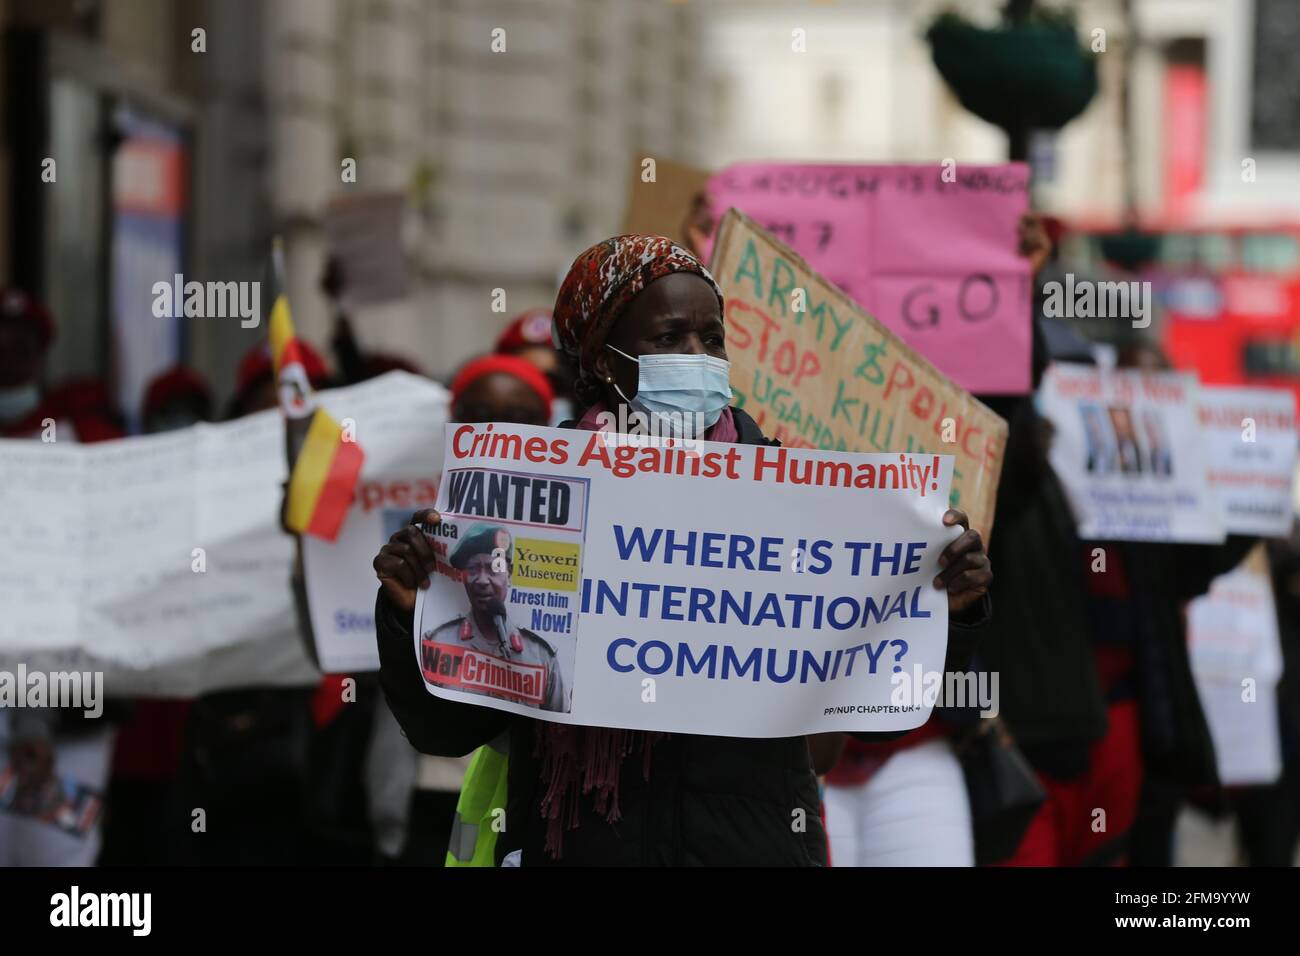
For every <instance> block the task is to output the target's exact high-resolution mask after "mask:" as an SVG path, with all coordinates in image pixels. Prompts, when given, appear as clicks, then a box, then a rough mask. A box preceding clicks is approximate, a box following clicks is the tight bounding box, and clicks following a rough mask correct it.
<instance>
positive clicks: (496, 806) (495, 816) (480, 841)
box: [447, 734, 510, 866]
mask: <svg viewBox="0 0 1300 956" xmlns="http://www.w3.org/2000/svg"><path fill="white" fill-rule="evenodd" d="M508 744H509V737H507V736H506V735H505V734H502V735H501V737H499V738H498V739H497V740H494V741H492V743H490V744H484V745H483V746H482V747H479V748H478V750H476V751H474V756H473V757H472V758H470V762H469V767H468V769H466V771H465V782H464V783H462V784H461V787H460V799H458V800H457V801H456V819H455V821H454V822H453V823H452V827H451V842H450V843H448V845H447V866H496V847H497V834H498V833H499V832H500V831H501V829H502V828H503V827H504V826H505V813H506V774H507V771H508V769H509V767H510V754H509V747H508ZM497 811H500V812H497ZM498 821H499V822H498ZM494 824H495V826H494Z"/></svg>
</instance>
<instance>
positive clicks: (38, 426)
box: [0, 288, 122, 866]
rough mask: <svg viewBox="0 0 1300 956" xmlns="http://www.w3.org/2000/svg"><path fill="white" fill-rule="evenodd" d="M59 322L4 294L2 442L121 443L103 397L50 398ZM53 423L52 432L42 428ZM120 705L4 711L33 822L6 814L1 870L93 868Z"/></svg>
mask: <svg viewBox="0 0 1300 956" xmlns="http://www.w3.org/2000/svg"><path fill="white" fill-rule="evenodd" d="M54 334H55V325H54V318H53V316H51V315H50V313H49V311H48V310H47V309H46V308H45V306H44V305H42V304H41V303H40V302H39V301H37V300H36V299H35V298H33V297H32V296H29V295H27V294H26V293H25V292H22V291H21V290H19V289H14V288H7V289H4V290H2V291H0V437H3V438H22V439H38V438H41V437H43V436H46V435H49V436H51V437H52V438H53V439H54V440H55V441H57V442H77V441H82V442H88V441H100V440H105V439H111V438H118V437H121V435H122V430H121V427H120V425H119V424H118V423H116V422H114V421H113V420H112V418H111V417H110V416H109V415H108V414H106V412H105V409H106V408H107V407H108V406H109V402H108V400H107V391H106V390H102V391H98V392H97V391H96V390H95V389H94V387H93V385H94V383H93V382H92V383H90V386H89V387H87V385H86V384H85V383H82V384H79V385H76V386H74V387H68V388H64V389H62V390H61V391H60V392H57V393H54V394H44V393H42V391H41V387H40V378H41V371H42V365H43V363H44V361H45V356H46V353H47V352H48V351H49V347H50V344H51V343H52V342H53V341H54ZM48 421H53V422H54V423H55V426H56V427H55V429H54V430H53V432H50V431H49V430H48V429H47V427H46V423H47V422H48ZM120 707H121V705H120V704H115V705H114V706H113V708H112V709H109V708H105V711H104V713H103V714H102V715H101V716H100V717H98V718H89V717H86V716H85V713H84V711H83V710H80V709H76V708H22V709H17V710H9V709H4V708H0V773H8V772H12V773H13V774H14V775H15V788H16V797H15V801H16V803H17V804H18V805H26V806H27V807H29V808H30V809H31V810H32V813H31V814H30V815H19V814H16V813H3V814H0V866H90V865H91V864H93V863H94V861H95V857H96V855H97V854H98V852H99V848H100V842H101V827H102V824H101V818H102V816H103V814H102V813H100V812H98V811H93V810H92V808H93V807H94V806H96V805H99V806H102V800H103V797H104V793H105V788H106V785H107V782H108V764H109V755H110V752H111V750H112V745H113V736H114V734H113V727H112V723H113V722H114V721H115V720H116V719H118V718H120V716H121V710H120ZM69 794H77V795H78V796H77V799H78V801H79V803H78V804H77V812H76V813H75V814H74V816H76V817H77V818H78V819H79V820H80V821H82V822H85V824H86V825H85V826H84V827H83V828H78V829H69V828H65V827H62V826H56V825H54V824H53V823H52V822H49V821H48V820H46V819H42V817H53V816H55V815H56V811H57V809H58V807H59V805H60V803H61V802H62V801H64V800H65V799H68V795H69Z"/></svg>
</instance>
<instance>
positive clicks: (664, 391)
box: [606, 343, 731, 438]
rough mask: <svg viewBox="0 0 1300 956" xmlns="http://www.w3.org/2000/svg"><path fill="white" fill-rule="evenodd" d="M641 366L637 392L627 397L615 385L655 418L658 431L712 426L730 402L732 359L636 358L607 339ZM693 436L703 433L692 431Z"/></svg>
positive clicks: (673, 432) (631, 404) (633, 405)
mask: <svg viewBox="0 0 1300 956" xmlns="http://www.w3.org/2000/svg"><path fill="white" fill-rule="evenodd" d="M606 348H608V349H610V350H612V351H614V352H617V353H618V354H619V355H621V356H623V357H624V358H625V359H628V360H629V361H632V362H636V363H637V365H638V366H639V374H638V377H637V386H636V396H635V397H634V398H628V397H627V396H626V395H624V394H623V390H622V389H621V388H619V387H618V385H617V384H615V386H614V390H615V391H616V392H618V397H619V398H621V399H623V401H624V402H626V403H627V404H628V406H629V407H631V408H633V409H635V410H636V411H639V412H641V413H643V414H645V415H647V416H649V417H650V418H651V419H654V421H655V422H656V425H657V430H658V432H659V434H665V433H666V434H670V435H678V436H680V435H681V434H682V433H683V431H684V430H685V429H693V428H694V427H695V425H696V419H695V417H694V416H696V415H698V416H700V418H699V420H698V421H699V423H700V424H701V425H702V426H703V427H704V428H712V427H713V426H714V425H716V424H717V422H718V419H719V418H720V417H721V416H722V410H723V409H724V408H726V407H727V406H728V405H730V404H731V384H730V382H731V363H730V362H728V361H727V360H726V359H720V358H714V357H713V356H712V355H643V356H641V357H640V358H639V359H638V358H633V357H632V356H631V355H628V354H627V353H626V352H622V351H619V350H618V349H616V348H614V346H612V345H609V344H608V343H606ZM691 437H693V438H701V437H703V436H702V435H701V434H697V433H695V432H693V431H692V432H691Z"/></svg>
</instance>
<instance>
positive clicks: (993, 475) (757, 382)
mask: <svg viewBox="0 0 1300 956" xmlns="http://www.w3.org/2000/svg"><path fill="white" fill-rule="evenodd" d="M710 271H712V273H713V276H714V278H715V279H717V281H718V284H719V286H720V287H721V288H722V293H723V297H724V299H725V300H726V313H727V314H726V327H727V355H728V356H729V357H730V359H731V388H732V392H733V393H734V401H735V404H736V405H738V406H739V407H741V408H743V409H744V410H745V411H746V412H748V413H749V414H750V415H752V416H753V418H754V420H755V421H756V422H757V423H758V424H759V426H760V427H761V428H762V429H763V431H764V433H765V434H767V435H768V436H770V437H772V438H777V439H779V440H780V441H781V442H782V443H783V444H785V445H788V446H792V447H805V448H825V449H835V450H839V451H863V452H908V453H924V452H932V453H937V454H943V455H952V456H954V458H955V463H954V468H953V480H952V493H951V499H950V503H951V505H952V507H954V508H959V509H961V510H962V511H965V512H966V514H967V515H968V516H969V518H970V524H971V527H972V528H976V529H978V530H979V532H980V533H981V534H982V535H983V536H984V538H985V540H987V539H988V536H989V534H990V532H991V531H992V529H993V512H994V508H995V505H996V497H997V486H998V478H999V476H1000V475H1001V471H1002V452H1003V449H1004V447H1005V446H1006V440H1007V424H1006V422H1004V421H1003V420H1002V419H1001V418H1000V417H999V416H998V415H996V414H995V413H994V412H993V411H992V410H991V409H989V408H988V406H986V405H984V404H983V403H982V402H980V401H979V400H977V399H976V398H974V397H973V396H972V395H970V394H968V393H967V392H965V391H963V390H962V389H960V388H958V387H957V386H956V385H954V384H953V383H952V382H950V381H949V380H948V379H947V378H945V377H944V376H943V374H942V373H940V372H939V370H938V369H936V368H935V367H934V366H933V365H932V364H930V362H928V361H926V359H924V358H923V357H921V356H920V355H918V354H917V353H916V352H914V351H913V350H912V349H911V348H909V347H908V346H907V345H906V344H905V343H904V342H903V341H902V339H900V338H899V337H898V336H896V335H895V334H894V333H893V332H891V331H890V330H889V329H887V328H886V327H885V326H884V325H883V324H882V323H881V322H879V321H877V320H876V319H875V318H874V317H872V316H871V315H869V314H868V313H867V312H865V311H864V310H863V309H862V308H861V307H860V306H859V305H858V304H857V303H856V302H854V301H853V300H852V299H850V298H849V297H848V296H847V295H845V294H844V293H843V292H842V291H840V290H839V289H837V288H836V287H835V286H833V285H831V284H830V283H829V282H827V281H826V280H825V279H823V278H822V277H821V276H820V275H818V274H817V273H816V272H815V271H814V270H813V269H812V268H811V267H809V265H808V264H807V263H806V262H805V261H804V260H803V259H802V258H800V257H799V255H797V254H796V253H795V252H794V251H793V250H792V249H790V247H789V246H786V245H785V244H784V243H782V242H780V241H778V240H777V239H775V238H774V237H773V236H772V235H771V234H769V233H767V232H765V231H764V230H762V229H761V228H759V226H758V225H757V224H756V223H755V222H754V221H753V220H752V219H750V218H749V217H747V216H745V215H744V214H743V213H740V212H738V211H736V210H735V209H732V210H729V211H728V212H727V214H726V215H725V216H724V217H723V219H722V224H721V226H720V227H719V230H718V237H717V241H716V242H715V243H714V247H713V258H712V260H711V265H710ZM799 292H802V293H803V295H802V296H800V295H799V294H798V293H799Z"/></svg>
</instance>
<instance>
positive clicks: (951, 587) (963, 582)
mask: <svg viewBox="0 0 1300 956" xmlns="http://www.w3.org/2000/svg"><path fill="white" fill-rule="evenodd" d="M943 523H944V524H946V525H948V526H949V527H951V526H952V525H955V524H959V525H961V526H962V527H963V528H964V529H965V531H964V532H963V534H962V536H961V537H960V538H958V539H957V540H956V541H954V542H953V543H952V544H950V545H948V547H946V548H944V549H943V554H941V555H939V567H940V568H942V569H943V570H941V571H940V572H939V576H938V577H937V578H935V579H934V586H935V587H937V588H946V589H947V591H948V613H949V615H953V614H960V613H961V612H962V611H965V610H966V609H967V608H969V607H971V606H972V605H974V604H977V603H979V601H980V599H981V598H983V597H984V595H985V594H987V593H988V590H989V585H990V584H991V583H992V582H993V567H992V565H990V564H989V556H988V555H987V554H985V553H984V541H983V540H982V539H981V538H980V533H979V532H978V531H972V530H971V529H970V520H969V519H968V518H967V517H966V512H964V511H958V510H956V509H955V508H950V509H949V510H948V511H946V512H944V515H943Z"/></svg>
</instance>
